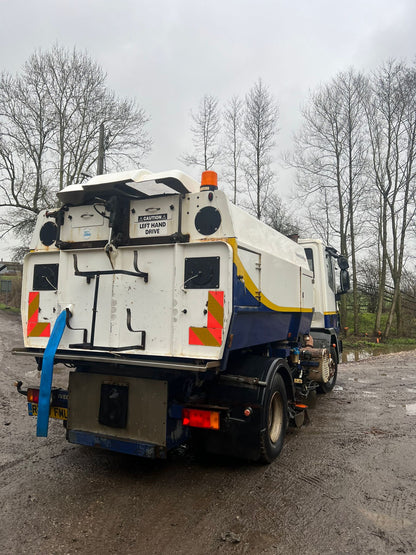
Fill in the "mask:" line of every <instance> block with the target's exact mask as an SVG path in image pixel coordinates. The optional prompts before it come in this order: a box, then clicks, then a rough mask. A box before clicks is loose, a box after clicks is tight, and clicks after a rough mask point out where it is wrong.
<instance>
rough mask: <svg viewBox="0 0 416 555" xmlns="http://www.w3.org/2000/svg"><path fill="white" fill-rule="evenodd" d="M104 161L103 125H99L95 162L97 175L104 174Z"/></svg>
mask: <svg viewBox="0 0 416 555" xmlns="http://www.w3.org/2000/svg"><path fill="white" fill-rule="evenodd" d="M104 159H105V146H104V124H103V123H102V124H101V125H100V135H99V138H98V160H97V175H102V174H103V173H104Z"/></svg>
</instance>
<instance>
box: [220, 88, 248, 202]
mask: <svg viewBox="0 0 416 555" xmlns="http://www.w3.org/2000/svg"><path fill="white" fill-rule="evenodd" d="M223 118H224V126H223V132H224V149H223V156H222V161H223V164H224V177H225V179H226V181H227V182H228V184H229V185H230V186H231V190H232V201H233V203H234V204H237V193H238V192H239V178H240V171H241V155H242V150H243V135H242V125H243V121H244V106H243V102H242V101H241V99H240V98H238V97H237V96H233V97H232V98H231V100H230V101H229V102H228V104H227V105H226V107H225V109H224V115H223Z"/></svg>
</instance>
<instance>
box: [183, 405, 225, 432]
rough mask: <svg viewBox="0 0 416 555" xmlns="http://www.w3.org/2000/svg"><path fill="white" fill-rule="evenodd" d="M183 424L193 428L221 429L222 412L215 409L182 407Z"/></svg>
mask: <svg viewBox="0 0 416 555" xmlns="http://www.w3.org/2000/svg"><path fill="white" fill-rule="evenodd" d="M182 424H183V425H184V426H191V427H192V428H208V429H210V430H219V429H220V413H219V412H218V411H214V410H200V409H182Z"/></svg>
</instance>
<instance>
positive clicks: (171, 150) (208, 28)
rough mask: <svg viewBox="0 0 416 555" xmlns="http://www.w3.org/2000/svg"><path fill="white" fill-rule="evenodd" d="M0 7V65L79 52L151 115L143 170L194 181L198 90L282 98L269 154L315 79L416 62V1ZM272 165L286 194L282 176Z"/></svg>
mask: <svg viewBox="0 0 416 555" xmlns="http://www.w3.org/2000/svg"><path fill="white" fill-rule="evenodd" d="M0 7H1V12H0V13H1V20H0V71H10V72H12V73H14V72H18V71H20V69H21V67H22V65H23V64H24V62H25V61H26V60H27V59H28V57H29V56H30V55H31V54H32V53H33V52H34V51H35V50H36V49H43V50H47V49H49V48H50V47H51V46H52V45H53V44H54V43H57V44H59V45H61V46H65V47H68V48H73V47H74V46H76V47H77V48H78V49H81V50H85V51H87V52H88V54H89V55H90V56H91V57H92V58H94V59H95V60H96V61H97V62H98V63H99V64H100V65H101V67H102V68H103V69H104V71H105V72H106V73H107V75H108V85H109V87H110V88H112V89H114V90H115V92H116V93H117V94H119V95H120V96H128V97H134V98H135V99H136V100H137V102H138V104H139V105H140V106H141V107H143V108H144V109H145V110H146V112H147V113H148V115H149V116H150V117H151V122H150V125H149V132H150V135H151V136H152V138H153V141H154V146H153V151H152V154H151V155H150V156H149V157H148V158H147V160H146V164H145V165H146V167H147V168H148V169H150V170H153V171H162V170H166V169H173V168H177V169H182V170H186V171H187V172H188V173H190V174H191V175H193V176H194V177H195V178H199V176H198V172H197V171H196V170H195V169H194V168H190V169H189V168H188V169H186V168H184V166H182V165H181V164H180V162H179V161H178V157H179V156H180V155H181V154H183V153H184V152H185V151H187V150H189V149H190V148H191V146H190V140H191V137H190V132H189V128H190V123H191V122H190V110H191V109H193V110H194V111H195V110H196V109H197V106H198V103H199V101H200V99H201V97H202V96H203V95H204V94H211V95H214V96H217V97H218V98H219V100H220V101H221V102H222V101H226V100H228V99H229V98H230V97H231V96H233V95H240V96H242V97H243V96H244V95H245V94H246V92H247V91H248V90H249V88H250V87H251V86H252V85H253V84H254V82H255V81H256V80H257V79H258V78H259V77H260V78H261V79H262V80H263V82H264V83H265V84H266V85H267V86H268V87H269V89H270V91H271V92H272V93H273V95H274V96H275V98H276V100H277V103H278V105H279V110H280V121H279V128H280V132H279V135H278V138H277V142H278V145H277V149H276V157H278V155H279V153H280V152H281V151H284V150H288V149H290V146H291V138H292V136H293V133H294V131H295V130H296V129H297V127H298V126H299V123H300V116H299V114H300V106H301V105H302V103H303V102H305V100H306V99H307V96H308V93H309V91H311V90H313V89H315V88H316V87H317V86H318V85H319V84H320V83H323V82H326V81H328V80H329V79H331V78H332V77H334V76H335V75H336V74H337V73H338V72H340V71H344V70H347V69H348V68H349V67H351V66H354V67H355V68H357V69H366V70H369V69H372V68H375V67H377V65H379V64H380V63H381V62H382V61H384V60H386V59H388V58H401V59H405V60H407V61H408V62H409V63H410V62H413V61H414V60H415V59H416V0H349V1H348V2H346V1H343V0H338V2H335V1H334V0H285V1H283V0H251V1H248V0H211V1H210V2H205V1H201V0H146V1H143V0H116V1H114V0H112V1H111V2H109V1H108V0H71V1H69V0H37V1H33V2H31V1H28V0H0ZM279 173H280V175H279V182H278V191H279V193H280V194H281V195H282V196H283V197H284V196H285V195H286V194H287V192H288V189H289V188H290V186H291V178H290V175H289V174H287V173H286V172H284V171H283V170H280V172H279ZM1 250H3V249H1Z"/></svg>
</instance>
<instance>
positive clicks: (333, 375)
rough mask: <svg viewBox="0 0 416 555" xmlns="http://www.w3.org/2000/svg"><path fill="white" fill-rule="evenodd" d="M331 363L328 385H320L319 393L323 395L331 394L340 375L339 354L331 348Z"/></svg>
mask: <svg viewBox="0 0 416 555" xmlns="http://www.w3.org/2000/svg"><path fill="white" fill-rule="evenodd" d="M330 352H331V362H330V365H329V376H330V377H329V380H328V381H327V382H326V383H321V384H319V391H320V392H321V393H329V392H330V391H332V390H333V389H334V385H335V384H336V381H337V373H338V362H337V354H336V352H335V349H334V348H333V347H331V351H330Z"/></svg>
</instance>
